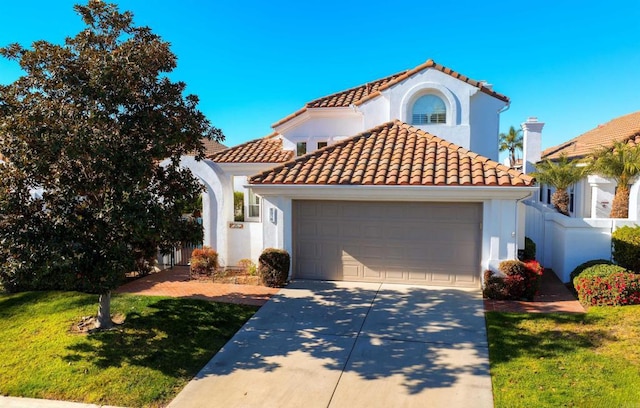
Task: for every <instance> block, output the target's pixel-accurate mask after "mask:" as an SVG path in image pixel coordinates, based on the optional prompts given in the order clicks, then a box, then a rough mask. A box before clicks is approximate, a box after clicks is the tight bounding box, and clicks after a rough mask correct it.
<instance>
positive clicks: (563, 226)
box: [525, 112, 640, 282]
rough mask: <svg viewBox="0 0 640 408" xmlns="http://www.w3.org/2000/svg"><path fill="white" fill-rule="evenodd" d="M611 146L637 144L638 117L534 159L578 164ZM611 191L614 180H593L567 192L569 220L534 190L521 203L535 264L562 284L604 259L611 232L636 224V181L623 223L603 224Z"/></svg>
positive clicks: (543, 189) (639, 188)
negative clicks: (586, 264)
mask: <svg viewBox="0 0 640 408" xmlns="http://www.w3.org/2000/svg"><path fill="white" fill-rule="evenodd" d="M617 141H622V142H625V143H630V144H634V145H635V144H638V143H640V112H635V113H631V114H628V115H624V116H621V117H619V118H616V119H613V120H611V121H610V122H607V123H605V124H603V125H599V126H598V127H596V128H595V129H592V130H590V131H588V132H586V133H584V134H582V135H580V136H578V137H575V138H573V139H571V140H569V141H567V142H565V143H562V144H560V145H558V146H554V147H551V148H548V149H546V150H544V151H543V152H542V155H541V157H540V156H538V157H540V158H541V159H542V160H546V159H549V160H554V159H558V158H559V157H560V156H561V155H566V156H567V157H569V158H572V159H580V158H584V157H587V156H589V155H590V154H592V153H594V152H596V151H598V150H600V149H602V148H609V147H612V146H613V144H614V142H617ZM525 145H527V143H526V140H525ZM525 149H527V147H525ZM530 150H531V149H530ZM534 156H535V153H534ZM534 162H535V160H534ZM527 164H529V163H527ZM615 188H616V183H615V181H614V180H609V179H605V178H602V177H600V176H596V175H591V176H588V177H586V178H584V179H583V180H581V181H580V182H578V183H576V184H575V185H574V186H572V187H570V188H569V190H568V191H569V196H570V206H569V210H570V215H571V217H566V216H564V215H561V214H559V213H558V212H556V211H555V210H553V209H552V206H551V204H550V202H551V195H552V194H553V193H554V189H553V188H551V187H549V186H544V185H543V186H540V189H539V191H538V194H536V197H535V198H534V199H533V200H531V201H530V202H528V203H527V207H526V225H525V230H526V235H527V236H528V237H530V238H532V239H533V240H534V242H535V243H536V245H537V249H538V251H537V254H538V259H539V260H540V261H541V263H542V264H543V265H544V266H545V267H548V268H551V269H553V270H554V271H555V272H556V274H557V275H558V276H559V277H560V279H561V280H562V281H563V282H568V281H569V279H570V274H571V271H573V269H574V268H575V267H576V266H578V265H580V264H581V263H583V262H585V261H588V260H592V259H602V258H603V259H610V258H611V234H612V232H613V231H615V230H616V229H617V228H619V227H620V226H624V225H635V224H637V223H638V220H639V213H640V200H639V196H640V181H636V182H635V183H634V184H633V185H632V187H631V192H630V196H629V217H628V218H627V219H610V218H608V217H609V213H610V211H611V204H612V202H613V196H614V194H615Z"/></svg>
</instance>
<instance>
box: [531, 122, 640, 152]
mask: <svg viewBox="0 0 640 408" xmlns="http://www.w3.org/2000/svg"><path fill="white" fill-rule="evenodd" d="M618 141H620V142H627V143H631V144H640V112H635V113H630V114H628V115H624V116H620V117H619V118H615V119H613V120H611V121H609V122H607V123H605V124H604V125H599V126H598V127H597V128H595V129H591V130H590V131H588V132H586V133H583V134H581V135H580V136H578V137H575V138H573V139H571V140H569V141H568V142H565V143H562V144H559V145H557V146H554V147H550V148H548V149H546V150H545V151H544V152H542V158H543V159H551V160H553V159H557V158H559V157H560V156H561V155H562V154H565V155H567V157H584V156H587V155H589V154H591V153H594V152H595V151H597V150H599V149H601V148H603V147H612V146H613V143H614V142H618Z"/></svg>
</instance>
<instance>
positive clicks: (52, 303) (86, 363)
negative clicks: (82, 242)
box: [0, 292, 257, 407]
mask: <svg viewBox="0 0 640 408" xmlns="http://www.w3.org/2000/svg"><path fill="white" fill-rule="evenodd" d="M256 310H257V309H256V308H255V307H250V306H240V305H233V304H224V303H209V302H205V301H200V300H189V299H172V298H163V297H144V296H132V295H115V296H114V297H113V300H112V313H113V314H117V315H119V317H120V318H124V319H125V321H124V323H123V324H122V325H119V326H117V327H116V329H114V330H110V331H107V332H101V333H94V334H78V333H74V332H73V331H72V330H71V328H72V326H73V324H74V323H76V322H78V321H80V319H81V318H82V317H83V316H90V315H93V314H95V313H96V311H97V296H92V295H86V294H81V293H76V292H26V293H19V294H12V295H8V294H0V395H11V396H23V397H33V398H50V399H60V400H67V401H82V402H88V403H96V404H109V405H118V406H136V407H138V406H149V407H157V406H163V405H166V404H167V403H168V402H169V401H170V400H171V399H172V398H173V397H174V396H175V395H176V394H177V393H178V392H179V391H180V390H181V389H182V388H183V387H184V386H185V385H186V383H187V382H188V381H189V380H190V379H191V378H192V377H193V376H194V375H195V374H196V373H197V372H198V371H199V370H200V369H201V368H202V367H203V366H204V365H205V364H206V363H207V361H209V359H211V357H212V356H213V355H214V354H215V353H216V352H217V351H218V350H219V349H220V348H221V347H222V346H223V345H224V344H225V343H226V342H227V340H228V339H229V338H231V336H233V334H234V333H235V332H236V331H237V330H238V329H239V328H240V327H241V326H242V325H243V324H244V322H245V321H247V320H248V319H249V318H250V317H251V316H252V315H253V314H254V313H255V311H256Z"/></svg>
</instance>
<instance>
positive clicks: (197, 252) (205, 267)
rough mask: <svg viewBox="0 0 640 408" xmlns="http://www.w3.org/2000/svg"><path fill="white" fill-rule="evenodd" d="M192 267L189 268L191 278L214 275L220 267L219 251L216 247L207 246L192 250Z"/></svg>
mask: <svg viewBox="0 0 640 408" xmlns="http://www.w3.org/2000/svg"><path fill="white" fill-rule="evenodd" d="M190 263H191V267H190V268H189V271H190V275H191V278H197V277H199V276H207V277H211V276H213V273H214V272H215V271H216V269H218V253H217V252H216V251H215V249H213V248H211V247H208V246H205V247H202V248H196V249H194V250H193V251H192V252H191V261H190Z"/></svg>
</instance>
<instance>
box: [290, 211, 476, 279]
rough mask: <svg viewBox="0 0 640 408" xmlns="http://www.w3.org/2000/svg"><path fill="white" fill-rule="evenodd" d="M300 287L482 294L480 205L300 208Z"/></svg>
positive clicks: (297, 226) (297, 229)
mask: <svg viewBox="0 0 640 408" xmlns="http://www.w3.org/2000/svg"><path fill="white" fill-rule="evenodd" d="M293 210H294V212H293V226H294V258H293V266H294V277H295V278H297V279H328V280H353V281H369V282H397V283H412V284H416V283H417V284H425V285H446V286H466V287H477V286H479V282H480V280H479V275H480V242H481V231H480V228H481V219H482V204H480V203H409V202H356V201H294V204H293Z"/></svg>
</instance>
